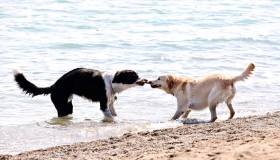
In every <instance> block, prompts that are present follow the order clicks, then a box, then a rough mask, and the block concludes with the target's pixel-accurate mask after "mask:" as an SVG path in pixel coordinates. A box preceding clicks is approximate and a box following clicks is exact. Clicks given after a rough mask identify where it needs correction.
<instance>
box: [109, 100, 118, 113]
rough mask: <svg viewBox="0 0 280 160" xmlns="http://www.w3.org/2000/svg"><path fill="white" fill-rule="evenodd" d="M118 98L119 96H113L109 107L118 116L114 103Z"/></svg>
mask: <svg viewBox="0 0 280 160" xmlns="http://www.w3.org/2000/svg"><path fill="white" fill-rule="evenodd" d="M116 100H117V96H113V98H111V99H110V103H109V109H110V112H111V113H112V115H113V116H117V113H116V110H115V108H114V103H115V101H116Z"/></svg>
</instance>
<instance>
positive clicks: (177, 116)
mask: <svg viewBox="0 0 280 160" xmlns="http://www.w3.org/2000/svg"><path fill="white" fill-rule="evenodd" d="M183 113H184V111H183V107H182V106H180V105H178V107H177V111H176V112H175V114H174V116H173V117H172V119H171V120H176V119H178V118H179V117H180V116H181V115H182V114H183Z"/></svg>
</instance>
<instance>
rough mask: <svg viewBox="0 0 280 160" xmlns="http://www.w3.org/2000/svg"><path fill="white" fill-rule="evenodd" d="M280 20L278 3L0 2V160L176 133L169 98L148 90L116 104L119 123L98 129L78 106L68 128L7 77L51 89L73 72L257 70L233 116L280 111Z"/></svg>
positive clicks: (204, 115)
mask: <svg viewBox="0 0 280 160" xmlns="http://www.w3.org/2000/svg"><path fill="white" fill-rule="evenodd" d="M279 13H280V1H278V0H271V1H270V0H258V1H252V0H242V1H236V0H226V1H219V0H213V1H210V0H176V1H174V0H141V1H139V0H106V1H102V0H0V23H1V25H0V102H1V103H0V154H5V153H11V154H15V153H19V152H22V151H26V150H32V149H38V148H45V147H49V146H55V145H61V144H71V143H74V142H80V141H90V140H94V139H100V138H107V137H110V136H117V135H120V134H122V133H125V132H136V131H142V130H151V129H156V128H164V127H173V126H177V125H181V124H180V123H179V122H170V121H168V120H169V119H170V118H171V116H172V114H173V113H174V112H175V109H176V100H175V98H174V97H172V96H171V95H167V94H165V93H164V92H163V91H160V90H156V89H151V88H150V87H149V86H144V87H137V88H133V89H130V90H128V91H125V92H123V93H121V94H120V95H119V96H118V102H117V103H116V110H117V113H118V118H117V119H116V123H113V124H104V123H102V122H101V119H102V113H101V112H100V110H99V105H98V104H97V103H91V102H89V101H88V100H85V99H82V98H80V97H74V102H73V103H74V114H73V118H72V119H67V120H61V119H56V118H55V117H56V110H55V108H54V106H53V105H52V103H51V101H50V98H49V96H38V97H35V98H31V97H29V96H27V95H24V94H23V93H22V91H21V90H20V89H18V88H17V86H16V84H15V82H14V81H13V75H12V69H13V68H21V70H22V71H23V72H24V74H25V76H26V77H27V78H28V79H29V80H30V81H32V82H34V83H35V84H36V85H38V86H49V85H51V84H53V83H54V82H55V81H56V80H57V79H58V78H59V77H60V76H61V75H63V74H64V73H65V72H67V71H69V70H71V69H73V68H76V67H89V68H94V69H98V70H101V71H109V72H115V71H117V70H120V69H133V70H135V71H137V72H138V73H139V75H140V76H141V77H144V78H147V79H154V78H157V76H158V75H162V74H172V73H174V74H180V75H187V76H193V77H196V78H199V77H201V76H203V75H207V74H209V73H226V74H231V75H238V74H240V73H241V72H242V71H243V70H244V69H245V68H246V66H247V65H248V64H249V63H250V62H254V63H255V64H256V70H255V72H254V75H253V76H252V77H251V78H250V79H249V80H247V81H245V82H240V83H237V84H236V87H237V95H236V97H235V99H234V102H233V105H234V108H235V110H236V117H242V116H248V115H256V114H264V113H266V112H273V111H277V110H279V109H280V108H279V103H280V98H279V97H280V93H279V91H280V83H279V79H280V14H279ZM227 116H228V111H227V108H226V106H225V105H220V107H218V117H219V118H220V120H224V119H226V117H227ZM191 118H197V119H203V120H209V119H210V114H209V111H208V110H207V109H206V110H204V111H200V112H193V113H192V114H191Z"/></svg>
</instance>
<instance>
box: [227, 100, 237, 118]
mask: <svg viewBox="0 0 280 160" xmlns="http://www.w3.org/2000/svg"><path fill="white" fill-rule="evenodd" d="M232 99H233V96H232V97H230V98H228V99H227V100H226V104H227V107H228V109H229V113H230V116H229V118H228V119H232V118H233V117H234V114H235V111H234V109H233V107H232V103H231V101H232Z"/></svg>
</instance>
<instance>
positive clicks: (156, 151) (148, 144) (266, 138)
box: [0, 112, 280, 160]
mask: <svg viewBox="0 0 280 160" xmlns="http://www.w3.org/2000/svg"><path fill="white" fill-rule="evenodd" d="M4 159H38V160H39V159H40V160H45V159H52V160H59V159H75V160H76V159H88V160H92V159H104V160H105V159H106V160H107V159H113V160H114V159H125V160H126V159H127V160H128V159H130V160H132V159H160V160H165V159H174V160H183V159H211V160H218V159H227V160H231V159H236V160H240V159H262V160H265V159H270V160H272V159H275V160H276V159H280V112H275V113H267V114H266V115H263V116H251V117H246V118H235V119H232V120H226V121H219V122H214V123H201V124H186V125H184V126H180V127H177V128H170V129H162V130H155V131H152V132H139V133H136V134H131V133H127V134H124V135H123V136H121V137H112V138H109V139H105V140H97V141H92V142H87V143H77V144H72V145H64V146H57V147H52V148H48V149H41V150H35V151H30V152H24V153H21V154H18V155H14V156H11V155H2V156H1V155H0V160H4Z"/></svg>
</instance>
